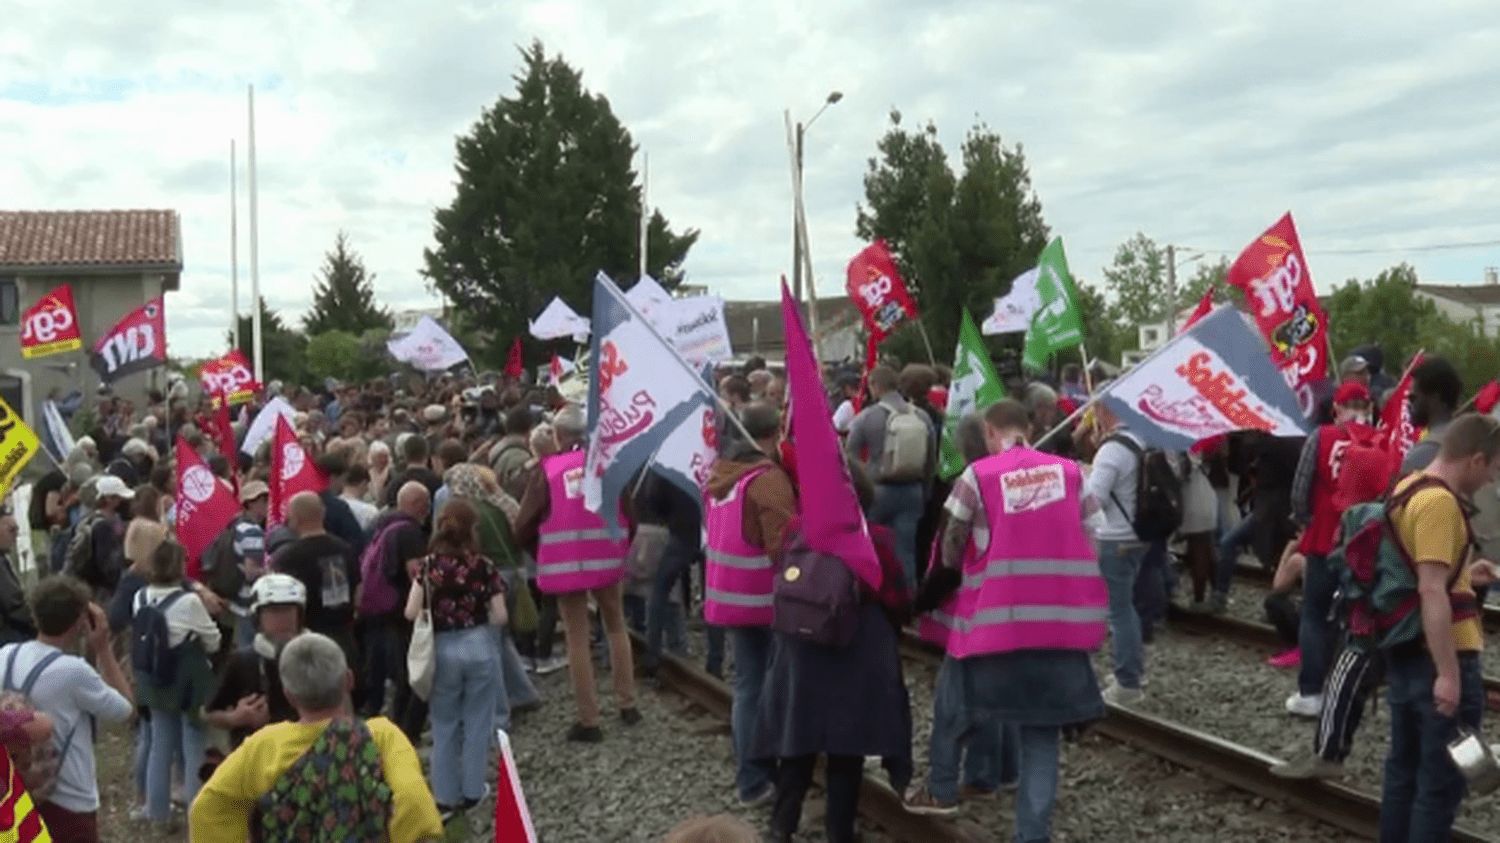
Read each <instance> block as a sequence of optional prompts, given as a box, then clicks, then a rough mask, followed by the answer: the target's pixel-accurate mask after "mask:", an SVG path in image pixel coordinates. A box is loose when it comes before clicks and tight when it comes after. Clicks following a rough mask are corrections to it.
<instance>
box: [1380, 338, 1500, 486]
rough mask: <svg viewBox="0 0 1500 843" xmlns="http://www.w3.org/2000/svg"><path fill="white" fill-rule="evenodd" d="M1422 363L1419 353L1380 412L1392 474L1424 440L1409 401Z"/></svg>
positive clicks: (1499, 392)
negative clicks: (1413, 421) (1417, 368)
mask: <svg viewBox="0 0 1500 843" xmlns="http://www.w3.org/2000/svg"><path fill="white" fill-rule="evenodd" d="M1421 362H1422V354H1421V352H1418V353H1417V356H1416V357H1413V358H1412V360H1411V365H1409V366H1407V367H1406V372H1405V373H1404V374H1402V375H1401V380H1400V381H1399V382H1397V384H1396V388H1395V390H1393V391H1392V392H1391V397H1390V398H1388V399H1386V402H1385V408H1384V409H1382V410H1381V412H1380V426H1381V428H1382V430H1384V432H1385V442H1386V450H1388V451H1390V456H1391V471H1392V473H1394V472H1395V471H1396V470H1397V469H1398V468H1400V466H1401V461H1402V460H1403V459H1405V458H1406V452H1407V451H1410V450H1411V446H1413V445H1415V444H1417V442H1418V441H1420V440H1421V438H1422V433H1423V430H1422V429H1420V428H1418V427H1417V426H1416V425H1414V424H1412V421H1411V401H1409V400H1408V399H1409V398H1410V397H1411V372H1412V370H1413V369H1415V368H1416V367H1417V364H1418V363H1421ZM1481 392H1482V390H1481ZM1497 394H1500V390H1497Z"/></svg>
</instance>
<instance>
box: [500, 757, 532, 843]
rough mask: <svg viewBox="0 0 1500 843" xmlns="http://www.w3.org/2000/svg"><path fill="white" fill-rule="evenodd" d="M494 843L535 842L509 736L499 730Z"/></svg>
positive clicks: (529, 814)
mask: <svg viewBox="0 0 1500 843" xmlns="http://www.w3.org/2000/svg"><path fill="white" fill-rule="evenodd" d="M495 843H537V840H536V828H535V827H534V826H532V824H531V812H530V811H529V810H527V809H526V794H525V793H523V792H521V776H520V775H519V774H518V773H517V772H516V758H515V756H514V755H512V754H511V751H510V735H507V734H506V733H505V731H504V730H503V729H502V730H500V770H499V772H498V773H497V774H496V776H495Z"/></svg>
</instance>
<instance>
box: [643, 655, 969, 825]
mask: <svg viewBox="0 0 1500 843" xmlns="http://www.w3.org/2000/svg"><path fill="white" fill-rule="evenodd" d="M631 643H632V644H633V645H634V646H635V648H636V651H637V653H638V654H639V653H641V652H642V651H643V650H644V645H645V642H644V641H643V640H642V639H641V638H640V636H638V635H636V634H635V633H634V632H632V633H631ZM657 677H658V678H659V679H660V681H661V683H662V686H663V687H664V688H666V689H667V690H669V691H671V692H672V693H675V694H678V695H679V696H682V697H684V698H686V699H688V700H690V701H691V702H693V703H694V704H696V705H697V706H699V707H700V708H702V709H703V710H705V711H707V712H709V713H710V714H712V715H713V716H714V717H716V718H718V719H720V720H722V721H723V723H724V725H725V726H726V727H727V726H728V725H729V709H730V702H731V699H732V697H731V693H730V690H729V686H728V685H726V684H725V683H724V682H723V681H722V680H720V679H715V678H714V677H712V676H710V675H709V674H708V673H707V672H705V671H703V670H702V669H700V668H699V667H698V666H697V665H695V664H691V663H689V662H688V661H686V660H684V659H681V658H678V657H677V656H673V655H671V654H663V655H662V658H661V664H660V667H659V668H658V671H657ZM817 783H818V786H819V787H821V786H822V785H823V778H822V770H821V768H820V770H819V772H818V775H817ZM859 813H860V815H861V816H863V817H864V818H865V819H866V820H868V821H869V822H870V823H872V824H874V825H876V826H879V827H880V828H881V829H882V830H883V831H884V832H885V833H886V834H888V835H890V836H891V837H892V838H894V839H896V840H910V841H921V842H922V843H929V841H930V843H950V842H951V843H983V841H987V840H990V839H991V835H988V834H986V833H983V832H980V831H977V830H976V829H973V828H970V827H968V826H967V825H966V824H965V823H964V822H963V821H962V820H958V821H954V820H950V819H944V818H941V817H929V816H919V815H917V814H912V813H909V812H908V811H907V810H906V807H905V806H904V805H903V804H902V802H901V796H900V795H899V794H897V793H895V792H894V791H892V790H891V789H890V787H889V786H888V785H887V784H886V783H885V782H884V781H883V780H881V779H879V778H876V777H875V776H873V775H870V774H866V775H865V786H864V787H863V788H861V790H860V796H859Z"/></svg>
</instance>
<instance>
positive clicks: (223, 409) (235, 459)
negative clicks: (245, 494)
mask: <svg viewBox="0 0 1500 843" xmlns="http://www.w3.org/2000/svg"><path fill="white" fill-rule="evenodd" d="M213 435H214V444H215V445H217V446H218V448H219V453H220V454H223V455H224V459H226V460H228V461H229V477H230V478H231V482H232V484H233V485H234V488H235V491H236V492H238V491H239V488H240V460H239V456H240V455H239V446H238V445H237V444H236V443H235V441H234V423H233V422H231V421H230V420H229V403H228V402H226V401H220V402H218V406H216V407H215V408H214V426H213Z"/></svg>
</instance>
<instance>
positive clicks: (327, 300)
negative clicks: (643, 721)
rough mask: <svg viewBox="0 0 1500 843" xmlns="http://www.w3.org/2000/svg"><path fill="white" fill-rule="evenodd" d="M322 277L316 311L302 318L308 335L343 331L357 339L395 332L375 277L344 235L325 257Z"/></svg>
mask: <svg viewBox="0 0 1500 843" xmlns="http://www.w3.org/2000/svg"><path fill="white" fill-rule="evenodd" d="M318 274H319V278H318V282H317V285H316V286H315V287H313V303H312V308H311V309H310V310H308V312H307V315H306V316H304V317H302V326H303V328H304V329H305V330H306V331H307V333H308V334H322V333H325V332H327V331H343V332H345V333H348V334H350V335H351V336H355V335H359V334H362V333H364V332H365V331H367V330H370V329H372V328H384V329H385V330H387V331H389V330H390V329H391V325H392V323H391V315H390V313H388V312H387V311H386V310H385V308H382V307H380V306H378V305H376V304H375V287H374V281H375V276H374V275H371V274H369V273H368V272H366V271H365V263H364V260H363V259H361V258H360V256H359V254H358V253H356V252H355V251H354V250H353V249H351V248H349V237H348V235H346V234H345V233H344V232H342V231H340V232H339V233H338V238H337V239H335V240H334V242H333V249H332V250H331V251H329V252H328V253H327V254H326V255H324V256H323V267H322V269H321V270H319V273H318Z"/></svg>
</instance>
